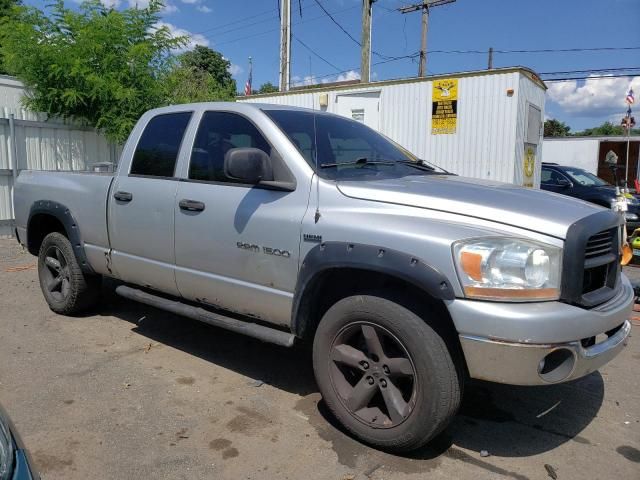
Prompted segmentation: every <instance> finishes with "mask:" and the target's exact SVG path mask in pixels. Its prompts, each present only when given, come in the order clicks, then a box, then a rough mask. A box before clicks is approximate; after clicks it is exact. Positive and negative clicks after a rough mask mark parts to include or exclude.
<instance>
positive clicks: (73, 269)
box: [38, 232, 102, 315]
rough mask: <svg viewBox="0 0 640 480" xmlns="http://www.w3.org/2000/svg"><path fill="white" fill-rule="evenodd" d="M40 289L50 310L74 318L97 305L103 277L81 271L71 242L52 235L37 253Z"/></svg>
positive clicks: (58, 235) (63, 237)
mask: <svg viewBox="0 0 640 480" xmlns="http://www.w3.org/2000/svg"><path fill="white" fill-rule="evenodd" d="M38 277H39V280H40V289H41V290H42V294H43V295H44V298H45V300H46V301H47V304H48V305H49V308H50V309H51V310H53V311H54V312H56V313H59V314H62V315H73V314H75V313H78V312H81V311H82V310H85V309H87V308H89V307H92V306H93V305H95V304H96V303H97V302H98V300H99V296H100V285H101V282H102V277H101V276H99V275H87V274H85V273H83V272H82V270H81V269H80V265H78V261H77V260H76V256H75V254H74V252H73V247H72V246H71V243H70V242H69V240H68V239H67V237H65V236H64V235H62V234H61V233H57V232H54V233H50V234H49V235H47V236H46V237H44V240H43V241H42V245H40V252H39V253H38Z"/></svg>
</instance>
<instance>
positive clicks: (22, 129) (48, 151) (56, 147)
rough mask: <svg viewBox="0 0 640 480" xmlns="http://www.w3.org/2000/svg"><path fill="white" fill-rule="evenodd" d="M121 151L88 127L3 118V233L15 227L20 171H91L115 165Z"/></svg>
mask: <svg viewBox="0 0 640 480" xmlns="http://www.w3.org/2000/svg"><path fill="white" fill-rule="evenodd" d="M32 118H33V117H32ZM120 150H121V149H120V147H118V146H116V145H115V144H112V143H109V142H107V140H106V139H105V138H104V137H103V136H101V135H99V134H98V133H97V132H96V131H95V130H94V129H92V128H89V127H82V126H77V125H67V124H63V123H54V122H49V121H47V122H43V121H39V120H29V119H15V118H14V116H13V114H11V115H9V118H0V235H7V234H11V233H12V230H13V228H12V227H13V218H14V217H13V205H12V194H13V185H14V182H15V179H16V177H17V176H18V174H19V173H20V171H21V170H25V169H33V170H54V171H56V170H67V171H69V170H71V171H86V170H91V169H92V167H93V166H94V165H95V164H97V163H112V164H114V165H115V164H116V163H117V161H118V158H119V155H120Z"/></svg>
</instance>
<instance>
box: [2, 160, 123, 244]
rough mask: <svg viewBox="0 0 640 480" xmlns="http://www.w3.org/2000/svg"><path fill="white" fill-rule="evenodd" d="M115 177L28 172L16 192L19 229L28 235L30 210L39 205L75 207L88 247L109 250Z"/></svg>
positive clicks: (83, 237) (81, 233) (18, 181)
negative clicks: (108, 218)
mask: <svg viewBox="0 0 640 480" xmlns="http://www.w3.org/2000/svg"><path fill="white" fill-rule="evenodd" d="M113 175H114V174H113V173H110V172H107V173H94V172H51V171H36V170H24V171H22V172H20V175H19V176H18V179H17V181H16V186H15V189H14V205H15V206H16V207H15V219H16V228H17V229H18V234H19V235H21V238H23V237H22V235H25V234H26V228H27V223H28V222H29V217H30V209H31V206H32V205H34V203H35V202H38V201H49V202H57V203H59V204H61V205H73V215H74V219H75V221H76V223H77V225H81V226H82V230H81V232H80V236H81V238H82V241H83V242H84V243H88V244H91V245H95V246H99V247H105V248H108V246H109V238H108V233H107V221H106V215H107V198H108V195H109V189H110V187H111V183H112V181H113Z"/></svg>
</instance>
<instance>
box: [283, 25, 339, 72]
mask: <svg viewBox="0 0 640 480" xmlns="http://www.w3.org/2000/svg"><path fill="white" fill-rule="evenodd" d="M291 36H292V37H293V38H294V39H295V40H296V41H297V42H298V43H299V44H300V45H302V46H303V47H304V48H306V49H307V50H308V51H309V52H311V53H312V54H313V55H315V56H316V57H318V58H319V59H320V60H322V61H323V62H324V63H326V64H327V65H329V66H330V67H333V68H335V69H336V70H337V71H338V72H342V70H341V69H340V67H336V66H335V65H334V64H333V63H331V62H330V61H329V60H327V59H326V58H324V57H323V56H321V55H320V54H319V53H318V52H316V51H315V50H314V49H313V48H311V47H310V46H309V45H307V44H306V43H304V42H303V41H302V40H300V39H299V38H298V37H297V36H296V35H295V34H294V33H292V34H291Z"/></svg>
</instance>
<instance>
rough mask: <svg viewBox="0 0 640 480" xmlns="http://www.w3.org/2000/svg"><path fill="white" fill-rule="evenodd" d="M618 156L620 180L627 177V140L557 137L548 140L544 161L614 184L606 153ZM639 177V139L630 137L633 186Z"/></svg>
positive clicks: (621, 138) (630, 167) (630, 175)
mask: <svg viewBox="0 0 640 480" xmlns="http://www.w3.org/2000/svg"><path fill="white" fill-rule="evenodd" d="M610 151H612V152H613V153H615V154H616V155H617V157H618V164H617V170H618V178H619V179H623V178H624V170H625V169H626V161H627V137H557V138H545V139H544V146H543V148H542V161H543V162H549V163H557V164H558V165H566V166H569V167H579V168H584V169H585V170H587V171H589V172H591V173H593V174H594V175H598V176H599V177H602V178H604V179H605V180H607V181H609V182H612V183H613V174H612V173H611V168H610V167H609V165H607V164H606V162H605V158H606V156H607V153H609V152H610ZM638 177H640V136H633V137H630V138H629V178H628V179H627V183H628V185H629V186H633V183H634V180H635V179H636V178H638Z"/></svg>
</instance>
